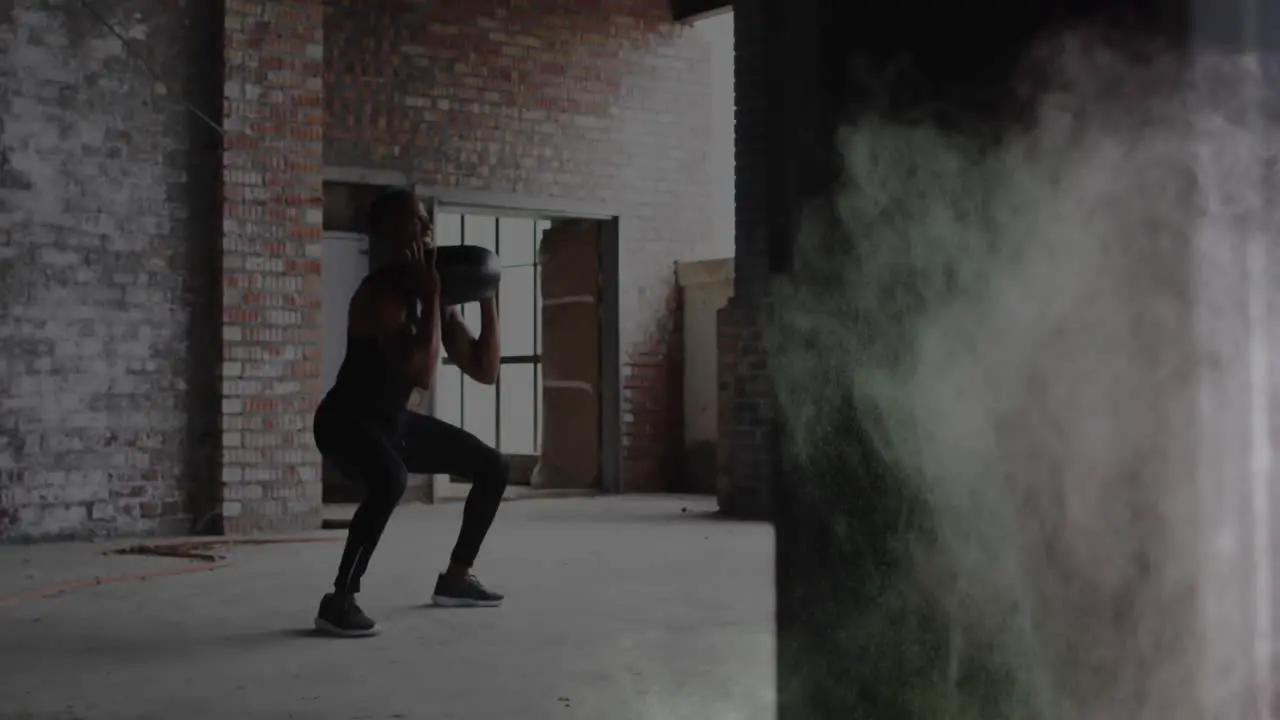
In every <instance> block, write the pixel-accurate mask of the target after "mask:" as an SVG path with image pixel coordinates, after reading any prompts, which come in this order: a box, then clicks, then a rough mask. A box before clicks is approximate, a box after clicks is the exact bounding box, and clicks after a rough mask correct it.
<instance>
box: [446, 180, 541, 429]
mask: <svg viewBox="0 0 1280 720" xmlns="http://www.w3.org/2000/svg"><path fill="white" fill-rule="evenodd" d="M469 210H470V212H469ZM476 210H478V209H471V208H449V209H448V210H446V212H449V213H450V214H456V215H457V216H458V218H459V234H460V240H461V242H460V243H459V244H460V245H466V244H467V218H468V217H475V216H477V215H482V213H481V212H478V211H476ZM439 212H441V210H440V208H439V206H438V205H437V206H433V207H432V217H433V219H434V217H435V215H436V214H437V213H439ZM483 215H488V216H489V217H491V218H492V220H493V251H494V253H495V254H497V255H498V256H499V257H501V256H502V230H501V228H502V220H503V218H512V217H520V218H527V219H529V220H532V221H533V237H531V238H529V241H530V242H533V243H534V253H533V262H532V263H527V264H521V265H513V266H512V267H520V268H532V269H533V306H534V307H535V308H536V307H538V299H539V293H541V291H542V282H541V277H540V276H539V273H538V270H539V268H540V267H541V261H540V258H539V257H538V252H537V242H538V240H539V238H538V224H539V223H541V222H547V223H550V222H552V218H548V217H539V216H534V217H529V216H525V215H521V216H512V215H500V214H493V215H489V213H483ZM497 302H498V314H499V316H501V314H502V298H501V295H499V296H498V298H497ZM540 314H541V313H538V312H534V314H533V347H534V353H533V354H523V355H503V356H501V357H500V358H499V360H498V364H499V365H533V366H535V369H534V373H533V417H534V418H535V422H534V424H533V446H534V448H537V447H538V446H539V443H540V442H541V441H542V424H541V423H539V422H536V418H537V417H538V412H539V411H540V410H541V405H542V377H541V375H539V374H538V372H537V367H538V366H541V365H542V353H540V352H538V351H537V350H538V348H539V347H540V346H541V343H540V342H539V340H540V339H541V337H540V336H541V333H542V318H541V317H539V316H540ZM441 364H442V365H444V366H446V367H457V366H458V364H457V363H456V362H454V361H453V359H452V358H449V357H448V356H446V357H444V358H442V359H441ZM466 387H467V385H466V383H459V387H458V426H459V427H461V428H463V429H464V430H465V429H466V426H467V399H466V398H467V390H466ZM437 411H438V408H437V407H436V405H435V399H434V398H433V399H432V412H433V413H434V412H437ZM493 417H494V422H493V424H494V427H493V445H494V447H495V448H497V449H498V450H500V451H502V373H498V381H497V382H496V383H494V393H493ZM504 452H505V451H504Z"/></svg>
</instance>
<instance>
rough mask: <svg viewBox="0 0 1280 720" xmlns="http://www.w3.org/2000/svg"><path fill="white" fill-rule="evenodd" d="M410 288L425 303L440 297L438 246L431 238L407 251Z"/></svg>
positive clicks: (415, 244) (430, 302)
mask: <svg viewBox="0 0 1280 720" xmlns="http://www.w3.org/2000/svg"><path fill="white" fill-rule="evenodd" d="M405 259H406V260H407V261H408V269H409V284H410V290H411V291H412V292H413V293H414V294H415V295H417V296H418V299H419V300H420V301H422V304H424V305H430V304H432V301H434V300H438V299H439V297H440V275H439V274H438V273H437V272H436V246H435V243H433V242H430V241H429V239H424V240H422V241H420V242H416V243H414V244H413V245H411V246H410V247H409V249H408V250H406V251H405Z"/></svg>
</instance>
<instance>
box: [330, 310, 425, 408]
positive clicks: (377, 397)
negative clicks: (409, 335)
mask: <svg viewBox="0 0 1280 720" xmlns="http://www.w3.org/2000/svg"><path fill="white" fill-rule="evenodd" d="M406 301H407V303H408V306H409V307H410V308H411V310H410V313H409V316H410V317H409V320H410V322H412V321H413V318H414V316H416V315H417V305H418V303H417V300H416V299H414V298H409V297H406ZM413 388H414V384H413V382H412V381H411V380H409V379H408V378H406V377H405V376H404V372H403V371H402V370H401V369H400V368H398V367H396V366H395V364H394V363H392V361H391V358H389V357H388V356H387V353H386V350H384V349H383V347H382V345H381V343H380V342H379V340H378V338H377V337H355V336H353V335H351V334H350V333H348V334H347V350H346V354H345V355H343V357H342V365H341V366H340V367H339V368H338V377H337V379H336V380H335V381H334V383H333V387H332V388H330V389H329V392H328V394H326V395H325V399H324V402H325V403H326V404H334V405H338V406H340V407H341V408H342V409H343V410H345V411H346V412H350V413H353V414H356V415H359V416H361V417H363V418H365V419H367V420H370V421H372V422H373V423H375V424H376V425H378V426H379V427H381V428H383V429H385V430H388V431H392V430H394V429H395V428H396V427H398V426H399V422H400V418H401V416H402V415H403V414H404V410H405V406H406V405H407V404H408V402H409V397H410V396H411V395H412V394H413Z"/></svg>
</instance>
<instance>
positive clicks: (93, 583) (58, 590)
mask: <svg viewBox="0 0 1280 720" xmlns="http://www.w3.org/2000/svg"><path fill="white" fill-rule="evenodd" d="M344 539H345V538H340V537H299V538H243V539H232V538H208V539H199V540H174V541H168V542H160V543H155V544H153V545H152V546H150V547H155V548H162V547H166V546H177V547H179V548H182V547H207V546H234V545H282V544H286V543H318V542H341V541H342V540H344ZM141 547H142V550H141V551H139V552H136V553H128V554H138V555H145V554H148V553H146V552H145V550H146V548H147V547H148V546H146V545H144V546H141ZM117 552H118V551H117ZM109 554H111V553H109ZM155 555H156V556H157V557H180V555H178V554H177V553H174V554H163V553H155ZM230 565H231V563H229V562H226V561H223V560H217V561H210V562H202V563H200V564H197V565H187V566H185V567H178V568H167V569H164V570H152V571H150V572H139V573H129V574H126V575H109V576H107V577H101V576H99V577H93V578H89V579H86V580H72V581H70V582H65V583H60V584H57V585H49V586H46V587H42V588H37V589H35V590H28V591H27V592H22V593H18V594H17V595H10V596H8V597H0V609H3V608H7V607H13V606H14V605H17V604H19V603H24V602H30V601H32V600H42V599H44V598H47V597H53V596H55V595H61V594H62V593H67V592H72V591H74V590H84V589H85V588H91V587H97V586H99V585H110V584H113V583H122V582H138V581H141V580H150V579H151V578H162V577H169V576H171V575H190V574H192V573H200V572H211V571H213V570H219V569H221V568H224V567H228V566H230Z"/></svg>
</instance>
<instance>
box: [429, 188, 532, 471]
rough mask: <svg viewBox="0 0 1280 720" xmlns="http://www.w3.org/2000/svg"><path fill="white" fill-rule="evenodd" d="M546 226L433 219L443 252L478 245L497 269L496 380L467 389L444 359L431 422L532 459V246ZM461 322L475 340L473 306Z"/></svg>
mask: <svg viewBox="0 0 1280 720" xmlns="http://www.w3.org/2000/svg"><path fill="white" fill-rule="evenodd" d="M550 226H551V223H550V221H548V220H540V219H533V218H519V217H497V216H493V215H480V214H465V215H464V214H455V213H447V212H442V213H440V214H439V216H438V217H437V218H436V240H437V242H439V243H440V244H441V245H480V246H481V247H485V248H487V249H489V250H492V251H494V252H495V253H497V255H498V257H499V258H500V259H501V261H502V285H501V286H500V289H499V291H498V316H499V319H500V323H499V326H500V328H501V337H500V341H501V343H502V373H501V374H500V375H499V377H498V382H497V384H496V385H494V386H493V387H488V386H484V385H481V384H479V383H475V382H467V381H466V380H465V378H464V376H463V375H462V372H461V371H460V370H459V369H458V368H457V367H456V366H455V365H453V363H452V362H451V361H449V360H448V359H446V360H445V364H444V366H443V367H441V368H440V373H439V375H438V376H437V381H436V382H437V387H436V391H435V412H436V416H437V417H439V418H440V419H441V420H444V421H446V422H450V423H453V424H455V425H457V426H459V427H461V428H463V429H464V430H467V431H468V432H471V433H473V434H474V435H475V436H476V437H478V438H480V439H481V440H483V441H485V442H487V443H490V444H492V445H493V446H494V447H496V448H498V449H499V450H501V451H502V452H505V453H510V454H536V453H537V452H539V450H540V448H541V443H542V437H541V435H542V407H541V406H542V403H541V394H542V392H541V390H542V364H541V348H542V336H541V327H540V325H541V318H542V294H541V288H540V287H539V278H538V275H539V267H538V242H539V240H540V239H541V237H542V233H543V232H544V231H545V230H547V228H549V227H550ZM462 317H463V320H465V321H466V323H467V325H468V327H470V328H471V329H472V330H473V331H475V332H479V329H480V306H479V304H478V303H471V304H469V305H465V306H463V307H462Z"/></svg>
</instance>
